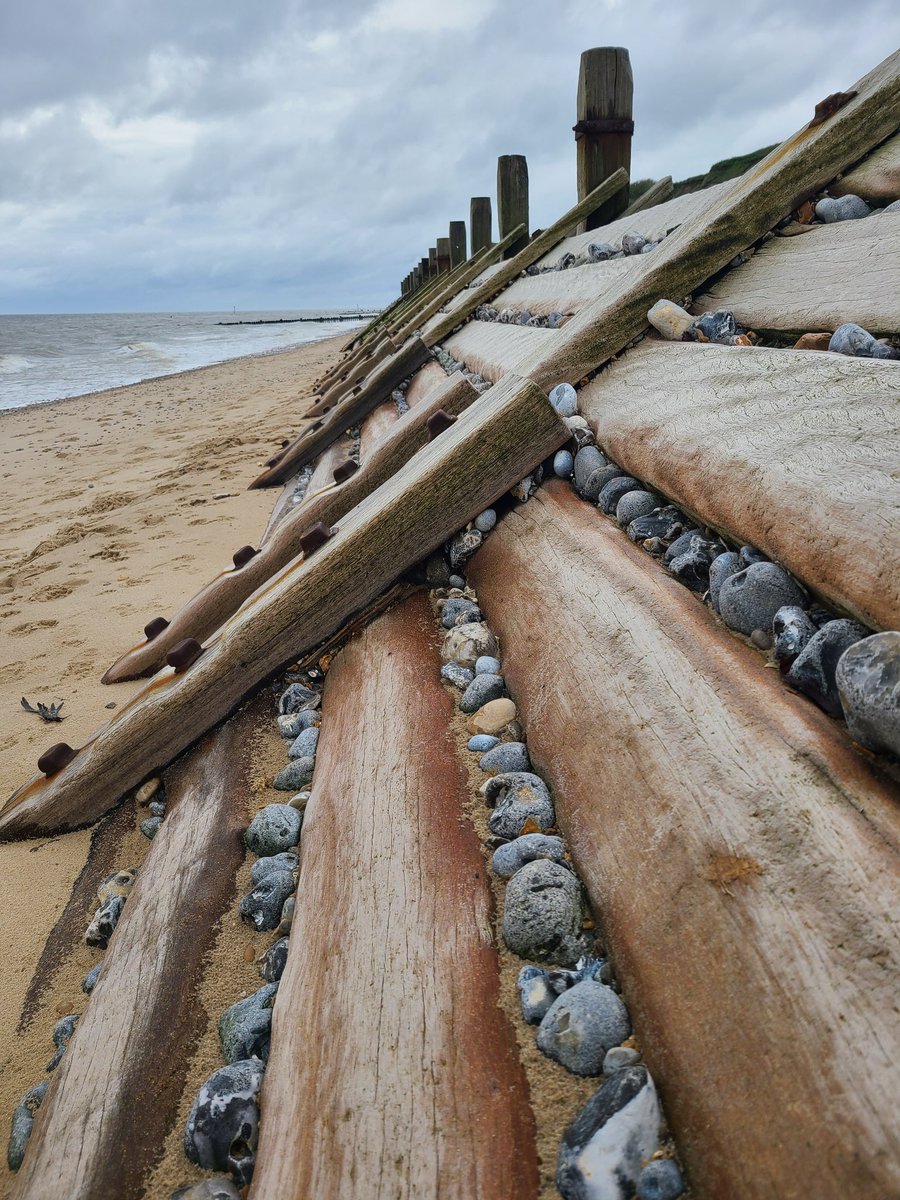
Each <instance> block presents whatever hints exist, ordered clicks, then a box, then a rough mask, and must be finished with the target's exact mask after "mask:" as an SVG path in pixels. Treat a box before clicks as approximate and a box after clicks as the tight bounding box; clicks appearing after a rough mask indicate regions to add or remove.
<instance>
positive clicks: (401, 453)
mask: <svg viewBox="0 0 900 1200" xmlns="http://www.w3.org/2000/svg"><path fill="white" fill-rule="evenodd" d="M435 365H436V364H435ZM437 369H438V370H439V371H440V375H441V379H440V381H439V386H438V387H437V388H436V389H435V390H434V391H433V392H432V393H431V395H430V397H429V398H428V399H427V401H424V402H423V403H422V404H420V405H419V406H418V407H417V408H416V410H415V412H414V413H413V412H412V411H410V412H408V413H406V414H405V415H404V417H403V419H402V420H399V421H398V420H397V419H396V409H394V418H395V419H394V420H393V422H392V423H391V425H390V426H389V428H388V430H387V431H386V432H384V433H383V435H382V437H381V438H380V439H379V440H378V441H377V442H372V444H370V445H369V446H368V448H367V450H366V452H365V456H364V458H363V461H362V465H361V466H360V469H359V470H358V471H357V472H356V473H355V474H354V475H351V476H350V478H349V479H348V480H346V481H345V482H344V483H342V484H335V482H334V479H333V476H332V472H333V470H334V462H335V461H336V460H337V457H338V454H335V455H334V456H332V461H331V462H326V463H325V467H326V468H327V470H324V469H323V472H322V475H321V477H320V485H321V488H320V487H319V486H314V484H315V480H316V472H314V473H313V477H312V479H310V482H309V487H308V489H307V493H306V496H305V498H304V499H303V501H302V502H301V503H300V504H298V505H296V506H294V507H292V508H289V509H288V511H287V512H285V514H284V515H283V516H282V518H281V520H280V522H279V524H278V526H277V529H276V530H273V531H272V532H271V534H270V536H269V538H268V539H267V540H266V542H265V544H264V545H263V546H262V547H261V549H260V552H259V554H257V555H256V557H255V558H252V559H251V560H250V561H249V562H248V563H247V564H246V565H245V566H243V567H241V568H240V570H234V569H229V570H226V571H223V572H222V573H221V574H220V575H217V576H216V577H215V578H214V579H212V580H210V582H209V583H207V584H206V585H205V586H204V587H203V588H201V589H200V591H199V592H197V594H196V595H195V596H193V597H192V598H191V599H190V600H189V601H188V602H187V604H185V605H183V606H182V607H181V608H180V609H179V610H178V612H177V613H175V615H174V616H173V617H172V620H171V622H170V623H169V627H168V628H167V629H164V630H163V631H162V633H160V634H159V635H158V636H157V637H155V638H154V639H153V640H152V641H150V642H148V641H144V642H141V643H139V644H138V645H137V646H135V647H134V648H133V649H132V650H129V651H128V652H127V653H126V654H124V655H122V657H121V658H119V659H117V660H116V662H115V663H113V665H112V666H111V667H110V668H109V670H108V671H107V672H106V674H105V675H104V676H103V680H104V682H105V683H118V682H120V681H121V680H123V679H137V678H139V677H140V676H143V675H150V674H153V672H155V671H159V670H160V669H161V668H163V667H164V666H165V662H166V655H167V654H168V653H169V651H170V650H171V649H172V648H173V647H174V646H177V645H178V643H179V642H181V641H183V640H184V639H185V638H187V637H192V638H195V639H196V640H197V641H198V642H203V641H206V639H207V638H208V637H210V636H211V635H212V634H213V633H215V631H216V630H217V629H218V628H219V627H220V626H221V625H223V624H224V622H225V621H227V620H228V619H229V618H230V617H231V616H233V615H234V613H236V612H237V610H238V609H239V608H240V606H241V605H242V604H243V603H244V601H245V600H247V599H248V598H249V597H250V596H251V595H252V594H253V593H254V592H255V591H256V590H257V588H260V587H264V586H265V585H266V583H268V581H269V580H270V579H271V578H272V577H273V576H274V575H275V574H277V572H278V571H280V570H282V569H283V568H284V567H286V566H287V565H288V564H289V563H290V562H293V561H294V560H295V559H298V557H299V556H300V555H301V554H302V550H301V546H300V541H301V539H302V537H303V535H304V534H305V533H306V531H307V530H308V529H309V528H310V527H311V526H312V525H314V524H315V523H316V522H317V521H321V522H322V523H323V524H324V525H327V526H331V525H334V524H336V523H337V522H338V521H340V520H342V519H343V517H344V516H345V515H346V514H347V513H348V512H350V510H351V509H353V508H355V507H356V505H358V504H360V503H361V502H362V501H363V500H365V498H366V497H367V496H370V495H371V494H372V492H374V491H375V489H376V488H378V487H380V486H381V485H382V484H383V483H386V482H387V480H389V479H390V478H391V476H392V475H393V474H394V473H395V472H396V471H398V470H399V469H400V468H401V467H402V466H404V465H405V464H406V463H407V462H408V461H409V460H410V459H411V458H412V456H413V455H414V454H416V453H417V452H418V451H419V450H421V449H422V447H423V446H425V445H427V443H428V440H429V434H428V425H427V423H428V418H429V417H430V416H431V415H432V414H433V413H435V412H437V410H438V409H440V408H443V409H444V410H445V411H446V412H449V413H450V414H451V416H458V415H459V414H460V413H461V412H462V411H463V410H464V409H465V408H467V407H468V406H469V405H470V404H471V403H472V401H473V400H475V399H476V398H477V396H478V393H477V392H476V391H475V389H474V388H473V387H472V385H471V384H470V383H469V382H468V380H466V379H465V378H464V377H463V376H462V375H461V374H460V373H459V372H456V373H455V374H454V375H451V376H447V375H445V374H444V371H443V370H442V369H441V368H440V367H438V368H437ZM389 403H390V404H391V406H392V407H393V402H392V401H389ZM378 412H379V409H376V410H375V412H374V413H373V414H372V416H370V417H369V418H368V420H367V421H366V425H365V426H364V428H363V433H365V434H366V435H367V440H369V439H370V438H371V437H372V435H374V434H375V433H377V430H374V429H373V430H372V434H368V432H367V426H368V423H369V421H371V420H372V419H373V418H374V417H375V416H376V414H377V413H378ZM335 446H337V447H340V446H341V443H335ZM332 449H333V448H332ZM329 455H331V450H327V451H326V452H325V454H324V455H322V459H321V460H320V463H321V462H324V461H325V460H326V457H327V456H329ZM317 471H318V467H317ZM322 489H327V490H322Z"/></svg>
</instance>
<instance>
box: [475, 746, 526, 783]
mask: <svg viewBox="0 0 900 1200" xmlns="http://www.w3.org/2000/svg"><path fill="white" fill-rule="evenodd" d="M478 765H479V767H480V768H481V770H482V771H485V772H486V773H487V774H488V775H501V774H503V773H504V772H507V771H530V770H531V759H530V758H529V757H528V750H527V749H526V747H525V743H524V742H501V744H500V745H499V746H495V747H494V748H493V750H488V752H487V754H485V755H484V756H483V757H482V759H481V761H480V762H479V763H478Z"/></svg>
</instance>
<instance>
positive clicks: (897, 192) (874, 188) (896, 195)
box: [828, 133, 900, 204]
mask: <svg viewBox="0 0 900 1200" xmlns="http://www.w3.org/2000/svg"><path fill="white" fill-rule="evenodd" d="M828 191H829V194H830V195H832V196H846V195H848V194H852V195H855V196H862V198H863V200H867V201H874V202H875V203H876V204H883V203H884V202H885V201H886V200H887V201H892V200H898V199H900V133H896V134H894V136H893V137H889V138H888V139H887V141H884V142H882V143H881V145H880V146H879V147H878V148H877V150H873V151H872V153H871V154H869V155H868V156H867V157H866V158H864V159H863V161H862V162H861V163H859V164H858V165H857V166H855V167H851V169H850V170H849V171H848V172H847V173H846V175H843V176H841V178H840V179H839V180H838V181H837V182H836V183H833V184H831V186H830V187H829V188H828Z"/></svg>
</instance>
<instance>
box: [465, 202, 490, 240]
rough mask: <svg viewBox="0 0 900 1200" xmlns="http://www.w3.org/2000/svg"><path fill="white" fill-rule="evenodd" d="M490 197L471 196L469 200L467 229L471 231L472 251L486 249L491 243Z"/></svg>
mask: <svg viewBox="0 0 900 1200" xmlns="http://www.w3.org/2000/svg"><path fill="white" fill-rule="evenodd" d="M491 224H492V220H491V198H490V196H473V197H472V199H471V200H470V201H469V229H470V230H471V231H472V253H473V254H477V253H478V251H479V250H486V249H487V248H488V246H490V245H491V244H492V243H491Z"/></svg>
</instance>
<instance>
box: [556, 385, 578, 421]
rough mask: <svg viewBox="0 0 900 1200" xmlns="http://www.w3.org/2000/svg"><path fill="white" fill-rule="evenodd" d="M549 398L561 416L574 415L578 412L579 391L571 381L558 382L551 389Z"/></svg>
mask: <svg viewBox="0 0 900 1200" xmlns="http://www.w3.org/2000/svg"><path fill="white" fill-rule="evenodd" d="M549 399H550V403H551V404H552V405H553V407H554V409H555V410H556V411H557V412H558V413H559V415H560V416H561V417H574V416H575V414H576V413H577V412H578V393H577V392H576V391H575V389H574V388H573V387H572V385H571V383H558V384H557V385H556V387H555V388H553V389H552V390H551V392H550V396H549Z"/></svg>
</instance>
